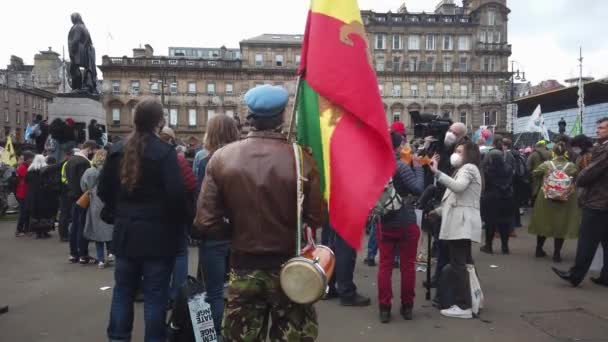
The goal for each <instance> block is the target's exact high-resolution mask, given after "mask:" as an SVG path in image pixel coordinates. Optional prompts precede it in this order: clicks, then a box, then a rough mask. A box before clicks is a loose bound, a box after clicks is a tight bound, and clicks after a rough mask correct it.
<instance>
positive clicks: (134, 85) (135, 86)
mask: <svg viewBox="0 0 608 342" xmlns="http://www.w3.org/2000/svg"><path fill="white" fill-rule="evenodd" d="M131 95H134V96H137V95H139V81H131Z"/></svg>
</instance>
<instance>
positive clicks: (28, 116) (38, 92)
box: [0, 86, 55, 142]
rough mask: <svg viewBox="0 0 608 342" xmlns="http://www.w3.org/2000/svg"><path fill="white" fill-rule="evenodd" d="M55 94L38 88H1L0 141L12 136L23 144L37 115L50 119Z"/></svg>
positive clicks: (15, 140)
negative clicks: (27, 130)
mask: <svg viewBox="0 0 608 342" xmlns="http://www.w3.org/2000/svg"><path fill="white" fill-rule="evenodd" d="M54 96H55V94H53V93H50V92H48V91H45V90H42V89H38V88H25V87H7V86H0V141H6V137H8V136H9V135H11V136H12V137H13V139H14V140H13V141H14V142H23V141H24V135H25V129H26V128H27V124H28V123H31V122H32V121H33V120H34V119H35V118H36V115H42V117H43V118H47V117H48V103H49V102H51V101H52V99H53V97H54Z"/></svg>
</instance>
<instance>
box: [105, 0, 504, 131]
mask: <svg viewBox="0 0 608 342" xmlns="http://www.w3.org/2000/svg"><path fill="white" fill-rule="evenodd" d="M509 12H510V11H509V9H508V8H507V6H506V0H464V1H463V6H462V7H459V6H457V5H456V4H455V3H454V1H453V0H443V1H441V2H440V3H439V4H438V5H437V7H436V9H435V11H434V12H432V13H410V12H408V11H407V8H405V6H402V7H401V8H400V9H399V10H398V11H397V12H396V13H391V12H388V13H376V12H373V11H362V12H361V13H362V18H363V20H364V23H365V26H366V29H367V33H368V41H369V48H370V52H371V55H372V58H373V62H374V67H375V69H376V72H377V75H378V84H379V88H380V92H381V94H382V97H383V101H384V107H385V111H386V118H387V121H388V122H389V124H390V123H392V122H393V121H402V122H404V123H405V124H406V126H407V127H412V121H411V117H410V115H409V113H410V112H413V111H418V112H423V113H434V114H438V115H441V116H445V117H449V118H451V119H452V120H454V121H461V122H464V123H466V125H467V126H468V127H470V128H471V129H473V128H477V127H479V126H482V125H485V126H494V127H495V128H496V130H497V131H499V132H504V131H506V130H507V128H508V127H507V113H506V101H507V100H508V99H509V97H510V83H509V82H508V81H507V80H508V79H509V77H510V76H511V74H510V73H509V72H508V58H509V56H510V55H511V45H509V44H508V16H509ZM302 38H303V37H302V36H301V35H283V34H276V35H273V34H265V35H261V36H259V37H255V38H251V39H247V40H243V41H242V42H241V43H240V48H239V49H227V48H225V47H221V48H192V47H170V48H169V54H168V55H167V56H156V55H154V50H153V49H152V47H150V46H149V45H146V46H145V48H139V49H134V50H133V57H118V58H117V57H108V56H104V57H103V61H102V65H101V66H100V68H101V70H102V72H103V78H104V85H103V104H104V108H105V109H106V111H107V115H108V120H107V121H108V123H109V132H110V134H111V135H112V134H114V135H124V134H126V133H128V132H129V131H130V130H131V120H132V114H131V112H132V109H133V107H134V106H135V104H136V103H137V102H138V101H139V99H140V98H141V97H142V96H147V95H152V96H156V97H158V98H159V99H160V100H162V101H163V102H164V104H165V106H166V107H167V108H168V113H167V122H168V123H169V124H170V125H171V126H173V127H174V128H176V130H177V134H178V135H179V136H181V137H182V138H187V137H190V136H193V137H196V138H198V139H200V138H201V137H202V134H203V133H204V130H205V127H206V122H207V120H209V118H210V117H212V116H213V115H217V114H227V115H231V116H235V117H236V118H238V119H239V120H240V122H244V120H245V119H246V118H245V116H246V108H245V107H244V105H243V103H242V95H243V94H244V93H245V92H246V91H247V90H248V89H250V88H251V87H254V86H256V85H260V84H276V85H283V86H285V87H286V88H287V89H288V90H289V93H290V96H291V100H290V107H289V108H292V107H291V106H292V105H293V100H294V98H295V88H296V84H295V80H296V70H297V67H298V65H299V63H300V56H301V45H302ZM507 93H509V94H507ZM508 95H509V96H508ZM286 116H287V117H286V120H285V121H286V124H289V122H290V119H291V111H290V110H289V111H287V112H286ZM411 131H413V130H410V132H411Z"/></svg>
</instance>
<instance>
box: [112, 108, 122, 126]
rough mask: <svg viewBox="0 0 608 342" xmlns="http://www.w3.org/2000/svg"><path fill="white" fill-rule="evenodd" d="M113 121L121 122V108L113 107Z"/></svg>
mask: <svg viewBox="0 0 608 342" xmlns="http://www.w3.org/2000/svg"><path fill="white" fill-rule="evenodd" d="M112 123H113V124H115V125H118V124H120V108H112Z"/></svg>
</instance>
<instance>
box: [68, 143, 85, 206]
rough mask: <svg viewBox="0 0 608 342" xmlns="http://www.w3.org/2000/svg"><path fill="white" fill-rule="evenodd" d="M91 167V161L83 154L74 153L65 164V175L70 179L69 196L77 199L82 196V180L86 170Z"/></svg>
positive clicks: (74, 199)
mask: <svg viewBox="0 0 608 342" xmlns="http://www.w3.org/2000/svg"><path fill="white" fill-rule="evenodd" d="M90 167H91V162H90V161H89V160H88V159H86V158H85V157H83V156H79V155H77V154H76V155H74V156H73V157H72V159H70V161H68V164H67V165H66V166H65V177H66V178H67V180H68V196H69V197H70V198H71V199H72V200H73V201H76V200H77V199H78V198H80V196H82V189H81V188H80V180H81V179H82V175H83V174H84V172H85V171H86V170H88V169H89V168H90Z"/></svg>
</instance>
